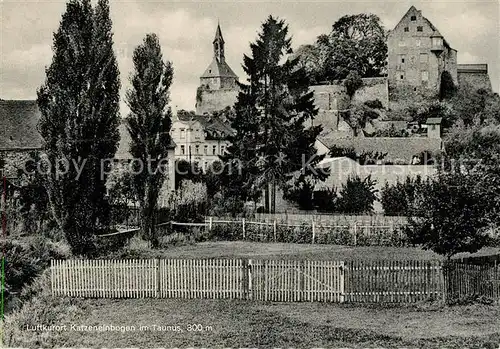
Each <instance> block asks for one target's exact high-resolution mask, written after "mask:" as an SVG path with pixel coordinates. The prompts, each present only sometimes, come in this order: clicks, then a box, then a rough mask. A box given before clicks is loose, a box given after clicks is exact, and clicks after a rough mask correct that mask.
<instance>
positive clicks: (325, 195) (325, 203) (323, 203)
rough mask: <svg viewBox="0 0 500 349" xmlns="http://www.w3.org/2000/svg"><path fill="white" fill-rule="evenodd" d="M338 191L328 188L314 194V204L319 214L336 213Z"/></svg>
mask: <svg viewBox="0 0 500 349" xmlns="http://www.w3.org/2000/svg"><path fill="white" fill-rule="evenodd" d="M337 200H338V198H337V190H336V189H335V188H331V189H330V188H328V189H323V190H318V191H315V192H314V195H313V204H314V207H315V208H316V210H318V211H319V212H335V210H336V205H337Z"/></svg>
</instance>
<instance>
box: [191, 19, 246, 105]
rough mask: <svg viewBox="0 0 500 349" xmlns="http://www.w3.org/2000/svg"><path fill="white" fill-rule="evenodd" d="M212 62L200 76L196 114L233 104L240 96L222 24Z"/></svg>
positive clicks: (214, 47) (218, 26) (215, 43)
mask: <svg viewBox="0 0 500 349" xmlns="http://www.w3.org/2000/svg"><path fill="white" fill-rule="evenodd" d="M212 44H213V57H212V62H211V63H210V65H209V66H208V68H207V69H206V70H205V72H204V73H203V75H202V76H200V86H199V87H198V90H197V91H196V114H197V115H205V114H211V113H213V112H215V111H219V110H222V109H224V108H226V107H227V106H232V105H234V103H235V102H236V99H237V97H238V92H239V87H238V76H237V75H236V74H235V73H234V72H233V70H232V69H231V67H229V65H228V64H227V62H226V57H225V52H224V51H225V47H224V46H225V42H224V38H223V36H222V31H221V29H220V25H217V30H216V32H215V38H214V41H213V43H212Z"/></svg>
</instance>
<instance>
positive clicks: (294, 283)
mask: <svg viewBox="0 0 500 349" xmlns="http://www.w3.org/2000/svg"><path fill="white" fill-rule="evenodd" d="M343 266H344V262H334V261H283V260H243V259H161V260H158V259H145V260H133V259H132V260H66V261H60V260H57V261H52V264H51V281H52V294H53V295H54V296H71V297H89V298H151V297H157V298H210V299H216V298H232V299H254V300H263V301H279V302H280V301H283V302H286V301H331V302H343V301H344V267H343Z"/></svg>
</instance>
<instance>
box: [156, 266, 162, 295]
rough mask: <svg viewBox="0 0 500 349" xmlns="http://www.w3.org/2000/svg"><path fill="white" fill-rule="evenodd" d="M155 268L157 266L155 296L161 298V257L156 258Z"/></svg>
mask: <svg viewBox="0 0 500 349" xmlns="http://www.w3.org/2000/svg"><path fill="white" fill-rule="evenodd" d="M155 268H156V290H155V293H156V294H155V297H156V298H160V291H161V290H160V277H161V273H160V259H159V258H156V259H155Z"/></svg>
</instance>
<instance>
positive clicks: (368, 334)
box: [57, 299, 500, 348]
mask: <svg viewBox="0 0 500 349" xmlns="http://www.w3.org/2000/svg"><path fill="white" fill-rule="evenodd" d="M83 303H84V308H85V315H80V316H79V317H77V318H73V319H71V321H70V324H74V325H77V326H78V325H92V326H99V325H104V326H106V325H113V326H129V329H128V331H124V332H118V331H100V332H84V331H74V330H66V331H61V332H59V333H58V334H57V336H58V337H59V338H58V339H59V340H58V342H60V343H64V344H65V347H68V346H69V347H92V348H102V347H109V346H110V345H112V346H113V347H122V348H123V347H126V348H127V347H141V348H153V347H168V348H174V347H177V348H189V347H191V348H192V347H196V348H200V347H203V348H283V347H287V348H289V347H294V348H326V347H328V348H333V347H335V348H340V347H342V348H375V347H377V348H380V347H385V348H394V347H407V348H408V347H412V348H442V347H447V348H458V347H460V348H463V347H468V348H497V347H498V344H499V343H500V307H499V306H483V305H474V306H460V307H450V308H438V307H436V308H434V309H431V308H425V307H423V306H420V307H398V308H394V307H391V308H388V307H376V308H374V307H364V308H361V307H353V306H346V305H338V304H322V303H287V304H285V303H267V304H265V303H259V302H251V301H235V300H176V299H169V300H165V299H161V300H159V299H136V300H87V301H84V302H83ZM193 324H196V325H197V326H194V327H193V328H191V329H194V330H195V331H190V330H189V327H188V326H189V325H193ZM152 325H156V326H157V327H156V330H155V329H154V328H153V326H152ZM141 326H147V329H145V328H143V329H141V328H140V327H141ZM158 329H161V330H158Z"/></svg>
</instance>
